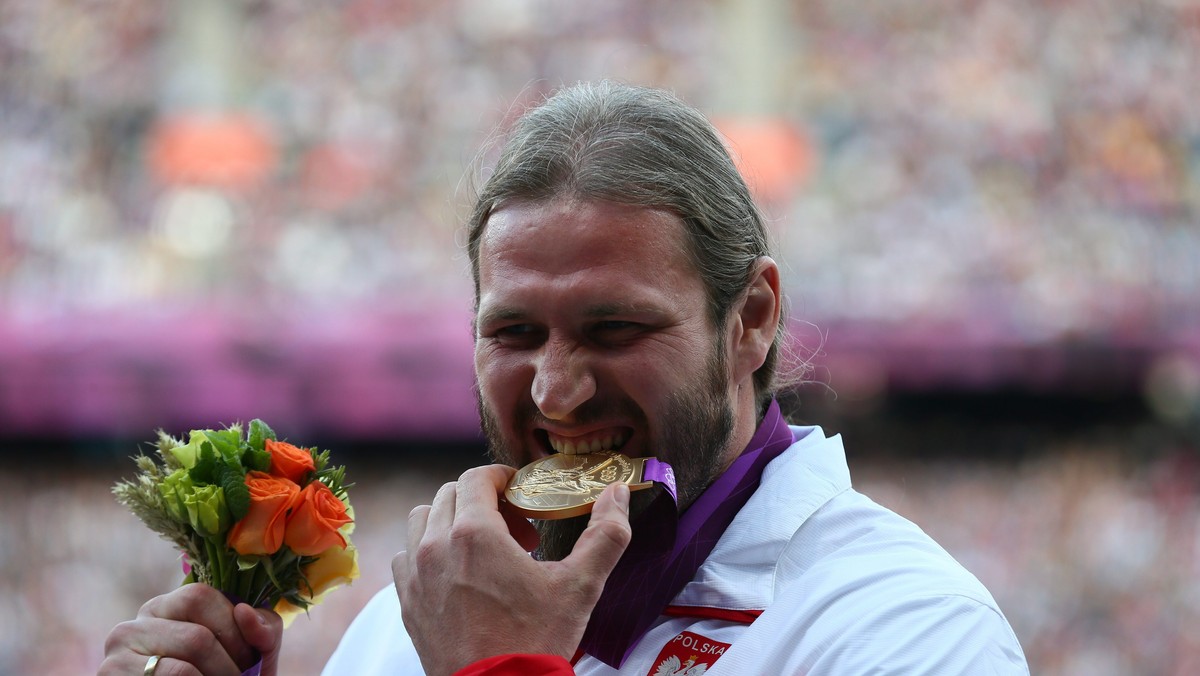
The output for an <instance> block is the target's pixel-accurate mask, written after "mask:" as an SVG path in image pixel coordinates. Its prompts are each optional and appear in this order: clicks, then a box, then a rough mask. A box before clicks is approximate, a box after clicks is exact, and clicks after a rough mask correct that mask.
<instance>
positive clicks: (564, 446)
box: [550, 434, 625, 455]
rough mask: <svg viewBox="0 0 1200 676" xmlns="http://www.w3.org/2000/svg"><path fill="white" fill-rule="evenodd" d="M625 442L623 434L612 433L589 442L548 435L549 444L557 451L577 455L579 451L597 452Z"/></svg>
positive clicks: (615, 447)
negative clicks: (577, 441) (576, 441)
mask: <svg viewBox="0 0 1200 676" xmlns="http://www.w3.org/2000/svg"><path fill="white" fill-rule="evenodd" d="M624 444H625V435H623V434H614V435H612V436H610V437H601V438H597V439H592V440H591V441H590V442H588V441H581V442H579V443H575V442H573V441H566V440H563V439H555V438H554V437H550V446H551V447H552V448H554V450H555V451H558V452H559V453H564V454H566V455H577V454H579V453H598V452H600V451H611V450H614V449H617V448H620V447H621V446H623V445H624Z"/></svg>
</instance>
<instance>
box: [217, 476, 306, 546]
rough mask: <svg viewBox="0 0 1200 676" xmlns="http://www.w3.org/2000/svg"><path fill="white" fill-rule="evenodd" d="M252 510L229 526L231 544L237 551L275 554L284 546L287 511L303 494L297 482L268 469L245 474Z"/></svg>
mask: <svg viewBox="0 0 1200 676" xmlns="http://www.w3.org/2000/svg"><path fill="white" fill-rule="evenodd" d="M246 486H247V487H248V488H249V489H250V511H249V512H247V513H246V516H244V517H242V520H241V521H238V522H237V523H235V524H234V525H233V528H231V529H230V530H229V539H228V542H229V546H230V547H233V548H234V550H236V551H237V553H238V554H247V555H248V554H274V553H275V552H277V551H279V548H280V547H281V546H283V536H284V533H285V532H286V528H287V515H288V511H289V510H291V509H292V508H293V507H295V505H296V501H297V500H298V499H299V497H300V487H299V486H297V485H296V482H294V481H291V480H288V479H284V478H282V477H276V476H271V475H270V474H267V473H266V472H250V473H248V474H247V475H246Z"/></svg>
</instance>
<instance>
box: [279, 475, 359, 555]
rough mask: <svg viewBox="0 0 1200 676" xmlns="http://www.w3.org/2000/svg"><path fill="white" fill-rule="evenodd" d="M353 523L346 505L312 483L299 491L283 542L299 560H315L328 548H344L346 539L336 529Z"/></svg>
mask: <svg viewBox="0 0 1200 676" xmlns="http://www.w3.org/2000/svg"><path fill="white" fill-rule="evenodd" d="M352 520H353V519H351V518H350V516H349V515H348V514H346V505H345V503H343V502H342V501H341V500H339V499H338V497H337V496H336V495H334V494H333V491H331V490H329V486H326V485H325V484H323V483H321V482H320V481H314V482H312V483H311V484H309V485H307V486H305V487H304V490H302V491H300V497H299V498H297V500H296V508H295V509H293V510H292V515H291V516H290V517H288V521H287V532H286V533H285V534H284V536H283V541H284V543H285V544H286V545H287V546H288V547H290V548H291V550H292V551H293V552H296V553H297V554H300V555H301V556H316V555H317V554H320V553H321V552H323V551H325V550H326V549H329V548H330V547H345V546H346V538H345V537H344V536H343V535H342V534H341V533H339V532H338V529H340V528H341V527H342V526H345V525H346V524H348V523H350V522H351V521H352Z"/></svg>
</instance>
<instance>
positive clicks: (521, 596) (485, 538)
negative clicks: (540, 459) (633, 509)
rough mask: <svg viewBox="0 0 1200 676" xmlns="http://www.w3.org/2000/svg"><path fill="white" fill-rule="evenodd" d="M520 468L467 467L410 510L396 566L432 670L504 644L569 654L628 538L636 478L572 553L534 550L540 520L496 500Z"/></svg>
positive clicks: (608, 498)
mask: <svg viewBox="0 0 1200 676" xmlns="http://www.w3.org/2000/svg"><path fill="white" fill-rule="evenodd" d="M514 471H515V470H513V469H512V468H511V467H506V466H504V465H489V466H487V467H477V468H474V469H471V470H468V471H467V472H466V473H465V474H463V475H462V476H461V477H459V480H458V481H457V482H451V483H448V484H446V485H444V486H442V488H441V489H440V490H439V491H438V493H437V495H436V496H435V497H434V499H433V505H422V506H420V507H417V508H416V509H414V510H413V511H412V513H411V514H410V515H409V517H408V550H407V551H403V552H400V553H399V554H397V555H396V557H395V558H394V559H393V560H392V575H393V577H395V579H396V590H397V593H398V594H399V596H400V605H401V612H402V614H403V617H404V626H405V627H406V628H407V629H408V633H409V635H410V636H411V638H412V640H413V645H414V646H416V649H417V653H418V654H420V656H421V664H422V665H423V666H424V668H425V673H426V674H428V676H445V675H447V674H452V673H454V672H455V671H456V670H458V669H461V668H462V667H464V666H466V665H468V664H471V663H473V662H476V661H478V660H481V659H483V658H485V657H491V656H494V655H502V654H507V653H534V654H548V655H560V656H562V657H564V658H566V659H570V658H571V656H572V655H573V654H574V652H575V649H576V647H577V646H578V645H579V641H580V640H581V639H582V638H583V631H584V629H585V628H586V627H587V622H588V617H589V615H591V612H592V608H593V607H594V606H595V605H596V601H597V600H598V599H599V598H600V592H601V591H602V590H603V589H604V582H605V580H606V579H608V575H609V573H611V572H612V569H613V567H614V566H616V565H617V560H618V559H620V558H621V554H622V553H623V552H624V551H625V548H626V547H627V546H628V545H629V540H630V538H631V537H632V531H631V530H630V528H629V487H628V486H625V485H624V484H614V485H611V486H609V487H608V488H606V489H605V491H604V493H602V494H601V495H600V498H599V499H598V500H596V505H595V508H594V509H593V510H592V516H591V520H590V521H589V522H588V527H587V530H585V531H584V532H583V535H581V536H580V538H579V541H578V542H577V543H576V544H575V548H574V550H573V551H572V552H571V554H570V556H568V557H567V558H565V559H563V560H562V561H536V560H534V559H533V557H531V556H530V555H529V553H528V552H529V551H530V550H532V549H533V547H534V546H536V544H537V534H536V532H535V531H534V529H533V526H532V525H530V524H529V522H527V521H525V520H524V519H519V518H516V519H514V518H511V517H509V518H506V517H505V515H503V514H502V513H501V512H500V509H499V496H500V494H501V493H503V491H504V487H505V485H506V484H507V483H508V480H509V477H511V476H512V475H513V473H514Z"/></svg>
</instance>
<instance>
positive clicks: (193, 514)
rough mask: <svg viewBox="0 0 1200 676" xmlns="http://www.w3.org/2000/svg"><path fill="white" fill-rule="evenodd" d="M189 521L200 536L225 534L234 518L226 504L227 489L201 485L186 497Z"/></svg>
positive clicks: (184, 502)
mask: <svg viewBox="0 0 1200 676" xmlns="http://www.w3.org/2000/svg"><path fill="white" fill-rule="evenodd" d="M183 504H184V505H186V506H187V514H188V521H190V522H191V524H192V528H195V529H196V532H197V533H199V534H200V537H205V538H210V537H214V536H217V535H223V534H224V533H225V531H227V530H229V525H230V522H231V521H232V520H233V519H232V518H231V517H230V515H229V507H227V506H226V505H225V491H224V489H222V488H221V487H220V486H200V487H198V488H196V489H194V490H193V491H192V493H191V495H188V496H186V497H184V499H183Z"/></svg>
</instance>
